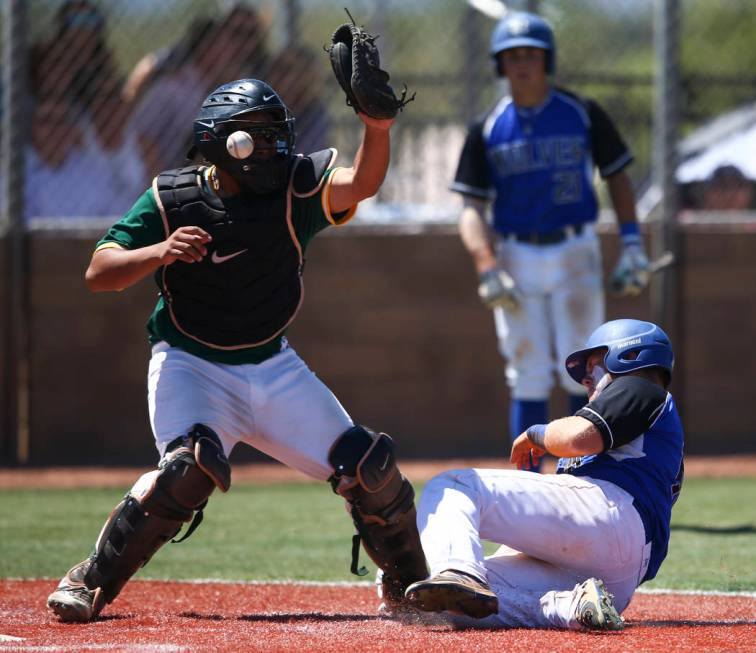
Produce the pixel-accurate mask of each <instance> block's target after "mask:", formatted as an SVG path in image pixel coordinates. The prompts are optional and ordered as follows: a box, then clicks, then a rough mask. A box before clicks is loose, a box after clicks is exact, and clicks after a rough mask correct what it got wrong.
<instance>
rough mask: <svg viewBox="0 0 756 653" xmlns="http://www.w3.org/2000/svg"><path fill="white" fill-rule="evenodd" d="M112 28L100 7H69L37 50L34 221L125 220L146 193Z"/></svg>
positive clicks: (30, 201)
mask: <svg viewBox="0 0 756 653" xmlns="http://www.w3.org/2000/svg"><path fill="white" fill-rule="evenodd" d="M105 28H106V24H105V17H104V15H103V14H102V12H101V11H100V10H99V9H98V7H97V6H96V5H95V4H94V3H93V2H91V1H90V0H67V1H66V2H64V3H63V4H62V5H61V7H60V8H59V10H58V12H57V14H56V17H55V27H54V33H53V35H52V36H51V37H50V38H48V39H44V40H42V41H40V42H38V43H36V44H35V45H33V46H32V48H31V52H30V65H29V80H30V92H31V98H30V100H31V104H32V107H31V109H32V110H31V114H32V117H31V123H32V139H31V143H30V148H29V152H28V157H27V189H26V195H27V215H29V216H38V215H44V216H66V215H74V216H84V215H113V214H121V213H123V212H125V211H126V210H127V209H128V208H129V207H130V206H131V203H132V200H133V197H134V194H135V193H136V192H138V191H139V189H141V188H142V187H143V186H144V183H145V180H146V174H145V171H144V165H143V163H142V159H141V153H140V151H139V148H138V143H137V139H136V134H135V133H133V132H132V131H129V130H128V129H127V128H126V125H127V123H128V114H129V110H130V107H129V106H128V105H127V104H125V103H124V102H122V101H121V87H122V85H123V77H122V75H120V74H119V73H118V71H117V67H116V65H115V61H114V57H113V54H112V52H111V50H110V48H109V47H108V45H107V42H106V31H105ZM74 188H75V189H76V190H75V191H72V189H74Z"/></svg>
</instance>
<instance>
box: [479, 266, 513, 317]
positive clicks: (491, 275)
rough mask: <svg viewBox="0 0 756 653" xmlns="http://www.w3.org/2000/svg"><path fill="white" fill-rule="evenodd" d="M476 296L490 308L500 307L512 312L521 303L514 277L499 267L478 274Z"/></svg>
mask: <svg viewBox="0 0 756 653" xmlns="http://www.w3.org/2000/svg"><path fill="white" fill-rule="evenodd" d="M478 296H479V297H480V300H481V301H482V302H483V303H484V304H485V305H486V306H488V308H491V309H494V308H497V307H501V308H503V309H504V310H506V311H512V312H514V311H518V310H519V309H520V306H521V304H522V295H521V294H520V291H519V290H518V288H517V285H516V284H515V282H514V279H512V277H511V276H509V274H508V273H507V272H506V271H505V270H502V269H501V268H491V269H490V270H486V271H485V272H483V273H482V274H481V275H480V285H479V286H478Z"/></svg>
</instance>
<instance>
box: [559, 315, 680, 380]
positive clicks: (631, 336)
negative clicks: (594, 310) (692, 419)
mask: <svg viewBox="0 0 756 653" xmlns="http://www.w3.org/2000/svg"><path fill="white" fill-rule="evenodd" d="M604 347H605V348H606V350H607V351H606V355H605V356H604V367H605V368H606V371H607V372H611V373H612V374H627V373H628V372H633V371H634V370H639V369H642V368H644V367H660V368H661V369H663V370H664V371H665V372H667V374H668V375H669V378H671V377H672V368H673V367H674V365H675V354H674V352H673V351H672V344H671V343H670V341H669V337H668V336H667V334H666V333H664V331H663V330H662V329H661V328H660V327H658V326H656V325H655V324H653V323H652V322H643V321H641V320H629V319H625V320H612V321H611V322H606V323H605V324H602V325H601V326H600V327H599V328H598V329H596V330H595V331H594V332H593V333H592V334H591V337H590V338H588V342H586V346H585V349H580V350H578V351H576V352H574V353H572V354H570V355H569V356H567V361H566V362H565V365H566V367H567V372H569V375H570V376H571V377H572V378H573V379H575V381H577V382H578V383H580V382H581V381H582V380H583V378H584V377H585V364H586V361H587V360H588V357H589V356H590V355H591V354H592V353H593V352H595V351H596V350H597V349H601V348H604ZM631 353H634V354H635V356H634V357H632V358H631V357H630V354H631Z"/></svg>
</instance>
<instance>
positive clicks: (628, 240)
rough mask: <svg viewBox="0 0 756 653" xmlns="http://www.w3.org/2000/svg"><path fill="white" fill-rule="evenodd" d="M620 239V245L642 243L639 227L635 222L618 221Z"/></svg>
mask: <svg viewBox="0 0 756 653" xmlns="http://www.w3.org/2000/svg"><path fill="white" fill-rule="evenodd" d="M620 240H621V241H622V246H623V247H627V246H629V245H640V244H641V243H642V240H641V234H640V227H638V223H637V222H621V223H620Z"/></svg>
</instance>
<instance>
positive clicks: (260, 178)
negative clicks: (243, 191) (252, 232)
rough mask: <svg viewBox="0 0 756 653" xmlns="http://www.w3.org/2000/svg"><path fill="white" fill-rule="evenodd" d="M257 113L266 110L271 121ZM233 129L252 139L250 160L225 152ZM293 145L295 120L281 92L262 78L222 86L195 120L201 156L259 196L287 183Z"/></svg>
mask: <svg viewBox="0 0 756 653" xmlns="http://www.w3.org/2000/svg"><path fill="white" fill-rule="evenodd" d="M256 112H265V116H266V117H267V120H264V121H259V120H258V119H259V118H260V117H261V116H260V114H258V115H257V116H254V115H252V114H254V113H256ZM235 131H244V132H247V133H248V134H249V135H250V136H251V137H252V141H253V144H254V146H253V150H252V153H251V154H250V155H249V156H247V157H246V158H243V159H237V158H234V157H233V156H231V155H230V154H229V152H228V150H227V147H226V139H227V138H228V136H229V135H230V134H232V133H233V132H235ZM294 142H295V132H294V116H292V114H291V112H290V111H289V109H288V108H287V107H286V105H285V104H284V103H283V100H281V98H280V97H279V96H278V93H276V92H275V91H274V90H273V89H272V88H271V87H270V86H269V85H268V84H266V83H265V82H262V81H260V80H258V79H238V80H236V81H234V82H230V83H228V84H223V86H219V87H218V88H216V89H215V90H214V91H213V92H212V93H210V95H208V96H207V98H206V99H205V101H204V102H203V103H202V108H201V109H200V111H199V113H198V114H197V117H196V118H195V119H194V145H195V147H196V149H197V150H199V152H200V154H202V156H203V157H204V158H205V159H206V160H207V161H209V162H210V163H214V164H215V165H217V166H218V167H219V168H222V169H223V170H225V171H226V172H228V173H230V174H231V175H233V177H234V178H235V179H237V180H238V181H239V182H240V183H241V184H242V185H243V186H244V187H246V188H248V189H249V190H251V191H253V192H255V193H269V192H272V191H274V190H278V189H280V188H283V187H284V186H285V185H286V183H287V181H288V170H289V163H290V160H291V158H292V156H293V154H294Z"/></svg>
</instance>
